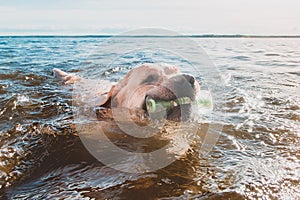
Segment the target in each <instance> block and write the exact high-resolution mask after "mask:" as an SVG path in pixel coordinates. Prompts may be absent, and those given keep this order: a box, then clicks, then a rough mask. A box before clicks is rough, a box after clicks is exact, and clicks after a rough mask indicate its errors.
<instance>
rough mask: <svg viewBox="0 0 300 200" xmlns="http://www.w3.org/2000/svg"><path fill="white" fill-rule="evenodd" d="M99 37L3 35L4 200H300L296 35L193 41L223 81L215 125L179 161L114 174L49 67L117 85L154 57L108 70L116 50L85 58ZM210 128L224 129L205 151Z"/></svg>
mask: <svg viewBox="0 0 300 200" xmlns="http://www.w3.org/2000/svg"><path fill="white" fill-rule="evenodd" d="M105 40H106V39H105V38H104V39H103V38H34V37H33V38H0V188H1V190H0V191H1V195H2V198H4V199H54V198H61V199H65V198H69V199H75V198H80V199H90V198H95V199H105V198H114V199H176V198H178V199H186V198H191V199H193V198H194V199H197V198H199V199H202V198H203V199H229V198H231V199H258V198H261V199H298V198H299V197H300V186H299V185H300V184H299V181H300V95H299V94H300V40H299V39H262V38H261V39H250V38H249V39H209V38H207V39H196V40H195V41H196V42H197V43H198V44H199V45H200V46H201V47H202V48H203V50H205V51H206V52H207V54H208V55H209V56H210V58H211V59H212V61H213V62H214V63H215V65H216V66H217V68H218V70H219V72H220V74H221V75H222V76H223V80H224V88H223V90H222V93H221V94H218V95H223V98H224V102H221V104H220V106H219V108H218V111H217V112H216V113H215V114H214V117H213V118H212V120H207V121H203V122H202V123H201V122H199V123H198V122H197V124H196V125H198V126H199V130H198V133H197V134H196V136H195V135H194V136H192V137H189V135H187V136H185V137H184V138H183V140H190V143H189V145H190V146H189V148H188V150H186V153H185V154H184V156H181V157H180V158H178V160H177V161H175V162H173V163H172V164H171V165H169V166H167V167H165V168H163V169H160V170H157V171H155V172H149V173H143V174H131V173H125V172H120V171H117V170H114V169H111V168H109V167H106V166H105V165H103V164H101V163H100V162H98V161H97V160H96V159H94V158H93V157H92V156H91V155H90V154H89V153H88V151H87V150H86V149H85V147H84V146H83V145H82V143H81V141H80V138H79V137H78V135H77V131H76V128H75V125H74V121H73V116H72V90H71V89H70V87H68V86H63V85H62V83H60V82H58V81H57V80H55V79H54V77H53V72H52V69H53V68H55V67H56V68H60V69H62V70H65V71H68V72H73V73H77V72H81V71H83V70H85V68H84V67H85V66H87V63H88V66H89V67H97V69H98V71H97V73H98V74H94V76H95V75H97V76H99V78H103V79H106V80H111V81H116V80H118V79H119V78H120V77H122V76H123V75H124V74H126V72H127V71H128V70H129V69H131V68H133V67H134V66H136V65H138V64H140V63H144V62H154V61H155V60H152V59H151V58H149V57H147V56H145V55H143V54H136V55H134V56H128V54H127V55H125V56H124V57H122V55H120V56H121V59H119V60H118V62H115V63H114V65H111V66H105V65H104V64H103V63H105V62H102V61H103V60H109V59H115V57H116V55H115V54H114V53H113V52H112V53H111V55H110V54H108V55H105V57H101V56H97V54H95V55H92V56H91V55H90V50H91V49H93V48H95V47H96V48H97V46H101V44H102V43H103V41H105ZM156 56H157V57H159V56H163V55H156ZM160 59H161V61H162V62H163V61H166V62H168V61H170V59H172V58H164V57H160ZM91 69H92V68H91ZM99 71H100V75H99ZM198 78H200V77H198ZM211 124H219V125H221V126H223V129H222V130H221V131H220V132H218V135H219V138H218V141H217V143H216V145H215V146H214V148H213V149H212V151H210V152H209V154H203V153H202V152H201V150H200V149H201V148H200V147H201V145H202V141H201V138H202V137H203V133H204V132H205V130H207V127H208V126H209V125H211ZM194 125H195V123H194ZM113 134H115V135H117V136H116V137H115V138H114V140H115V141H118V142H119V143H120V145H125V146H126V145H128V142H129V143H130V141H128V139H127V140H126V142H127V144H125V142H124V141H122V140H123V139H124V137H122V136H120V133H118V131H116V129H113V130H111V135H113ZM168 134H172V128H170V127H169V129H168ZM122 142H124V144H122ZM131 142H133V141H131ZM135 142H136V141H135ZM133 143H134V142H133ZM133 146H134V145H133Z"/></svg>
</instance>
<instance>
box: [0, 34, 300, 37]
mask: <svg viewBox="0 0 300 200" xmlns="http://www.w3.org/2000/svg"><path fill="white" fill-rule="evenodd" d="M111 37H115V38H300V35H214V34H204V35H174V36H173V35H171V36H170V35H0V38H111Z"/></svg>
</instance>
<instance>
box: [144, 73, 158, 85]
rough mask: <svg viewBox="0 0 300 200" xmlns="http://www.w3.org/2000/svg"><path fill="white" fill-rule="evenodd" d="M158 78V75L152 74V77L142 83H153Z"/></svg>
mask: <svg viewBox="0 0 300 200" xmlns="http://www.w3.org/2000/svg"><path fill="white" fill-rule="evenodd" d="M157 78H158V76H157V75H154V74H152V75H149V76H148V77H147V78H146V79H145V80H144V81H143V82H142V83H151V82H154V81H156V80H157Z"/></svg>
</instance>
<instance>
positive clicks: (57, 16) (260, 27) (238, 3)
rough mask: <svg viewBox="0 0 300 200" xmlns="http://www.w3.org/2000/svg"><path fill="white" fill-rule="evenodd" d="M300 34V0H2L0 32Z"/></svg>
mask: <svg viewBox="0 0 300 200" xmlns="http://www.w3.org/2000/svg"><path fill="white" fill-rule="evenodd" d="M139 28H163V29H168V30H172V31H176V32H179V33H182V34H255V35H300V0H48V1H47V0H0V35H45V34H46V35H47V34H52V35H53V34H55V35H56V34H57V35H85V34H119V33H122V32H124V31H129V30H134V29H139Z"/></svg>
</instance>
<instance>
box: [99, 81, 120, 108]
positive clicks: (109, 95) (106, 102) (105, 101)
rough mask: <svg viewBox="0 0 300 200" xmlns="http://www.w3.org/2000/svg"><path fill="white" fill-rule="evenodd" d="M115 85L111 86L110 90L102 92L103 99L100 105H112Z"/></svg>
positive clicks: (108, 106)
mask: <svg viewBox="0 0 300 200" xmlns="http://www.w3.org/2000/svg"><path fill="white" fill-rule="evenodd" d="M115 87H116V86H115V85H113V86H111V88H110V90H109V92H107V93H104V94H101V101H100V103H99V106H100V107H107V108H110V107H111V99H112V97H113V96H114V89H115Z"/></svg>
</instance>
